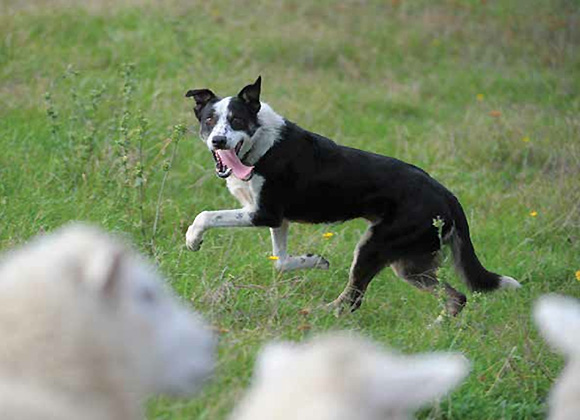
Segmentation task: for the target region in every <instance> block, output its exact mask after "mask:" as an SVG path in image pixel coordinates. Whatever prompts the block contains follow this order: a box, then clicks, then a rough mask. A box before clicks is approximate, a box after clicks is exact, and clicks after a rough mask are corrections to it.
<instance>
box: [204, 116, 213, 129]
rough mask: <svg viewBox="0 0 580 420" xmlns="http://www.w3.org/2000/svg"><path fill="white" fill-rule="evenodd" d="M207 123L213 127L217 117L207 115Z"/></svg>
mask: <svg viewBox="0 0 580 420" xmlns="http://www.w3.org/2000/svg"><path fill="white" fill-rule="evenodd" d="M205 125H207V126H208V127H213V126H214V125H215V117H213V116H212V117H207V118H206V119H205Z"/></svg>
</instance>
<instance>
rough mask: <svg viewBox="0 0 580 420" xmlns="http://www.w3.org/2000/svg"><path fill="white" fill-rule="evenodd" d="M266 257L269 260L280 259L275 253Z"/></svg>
mask: <svg viewBox="0 0 580 420" xmlns="http://www.w3.org/2000/svg"><path fill="white" fill-rule="evenodd" d="M268 259H269V260H271V261H278V260H279V259H280V257H277V256H275V255H270V256H269V257H268Z"/></svg>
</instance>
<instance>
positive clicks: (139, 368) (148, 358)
mask: <svg viewBox="0 0 580 420" xmlns="http://www.w3.org/2000/svg"><path fill="white" fill-rule="evenodd" d="M0 337H1V338H0V418H1V419H11V420H13V419H14V420H39V419H42V420H47V419H48V420H53V419H54V420H56V419H58V420H65V419H67V420H68V419H76V420H78V419H83V420H101V419H103V420H104V419H107V420H110V419H119V420H121V419H123V420H128V419H139V418H142V417H143V410H142V407H141V405H142V403H143V401H144V400H145V399H146V398H147V397H148V396H150V395H153V394H168V395H186V394H190V393H192V392H194V391H196V390H197V389H198V387H199V386H200V385H201V384H202V383H203V381H204V380H205V379H206V378H207V377H208V376H209V375H210V373H211V371H212V368H213V365H214V360H213V359H214V345H215V342H214V341H215V340H214V336H213V334H212V333H211V332H210V331H209V329H208V328H206V326H205V324H204V323H203V322H202V321H201V319H200V318H199V317H198V316H197V315H196V314H195V313H193V312H192V311H190V310H189V309H188V308H186V307H185V306H183V305H182V304H180V303H179V302H178V300H177V299H176V298H175V297H174V296H173V295H172V294H171V293H170V292H169V291H168V290H166V289H165V287H164V286H163V282H162V279H161V278H160V277H159V275H158V274H157V273H156V272H155V270H154V269H153V267H152V266H150V265H149V264H148V263H146V262H145V261H144V260H142V259H141V258H140V257H139V255H137V254H136V253H135V252H133V251H132V250H130V249H129V248H128V247H127V246H125V245H124V244H123V243H122V242H121V241H119V240H118V239H116V238H114V237H111V236H109V235H108V234H105V233H103V232H101V231H100V230H98V229H95V228H92V227H88V226H84V225H72V226H68V227H65V228H63V229H61V230H59V231H57V232H56V233H53V234H50V235H46V236H44V237H41V238H39V239H35V240H33V241H32V242H31V243H30V244H28V245H26V246H24V247H22V248H20V249H18V250H15V251H13V252H9V253H7V254H5V255H4V256H3V257H2V259H1V261H0Z"/></svg>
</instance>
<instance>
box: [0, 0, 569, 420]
mask: <svg viewBox="0 0 580 420" xmlns="http://www.w3.org/2000/svg"><path fill="white" fill-rule="evenodd" d="M258 74H261V75H262V77H263V88H262V89H263V90H262V100H264V101H266V102H268V103H270V105H272V106H273V108H274V109H275V110H277V111H278V112H280V113H281V114H282V115H284V116H286V117H287V118H289V119H290V120H293V121H296V122H298V123H299V124H300V125H302V126H303V127H305V128H308V129H310V130H312V131H316V132H319V133H321V134H324V135H326V136H328V137H331V138H333V139H335V140H337V141H338V142H340V143H342V144H346V145H350V146H354V147H358V148H363V149H368V150H372V151H375V152H379V153H384V154H387V155H391V156H395V157H397V158H400V159H403V160H405V161H408V162H412V163H414V164H416V165H418V166H421V167H423V168H424V169H426V170H427V171H428V172H430V173H431V174H432V175H433V176H434V177H436V178H437V179H438V180H440V181H441V182H443V183H444V184H445V185H447V186H448V187H449V188H450V189H451V190H452V191H454V192H455V193H456V194H457V195H458V197H459V198H460V200H461V201H462V203H463V204H464V207H465V208H466V212H467V214H468V218H469V220H470V223H471V227H472V233H473V240H474V243H475V246H476V249H477V251H478V254H479V256H480V258H481V260H482V261H483V263H484V264H485V265H486V266H487V267H488V268H489V269H492V270H494V271H497V272H499V273H502V274H506V275H510V276H513V277H515V278H517V279H518V280H520V281H521V283H522V284H523V286H524V287H523V288H522V289H521V290H520V291H518V292H517V293H496V294H490V295H477V296H473V295H469V296H468V298H469V299H470V301H469V304H468V307H467V308H466V309H465V311H464V313H463V314H462V315H461V316H460V317H458V318H457V319H451V320H447V321H446V322H444V323H443V324H441V325H438V326H436V327H432V328H428V326H429V325H430V324H431V322H432V321H433V319H434V318H435V317H436V316H437V314H439V312H440V310H441V302H438V300H437V299H435V298H433V297H432V296H430V295H427V294H423V293H421V292H419V291H417V290H416V289H414V288H412V287H411V286H409V285H407V284H405V283H403V282H402V281H400V280H399V279H397V278H396V277H395V276H394V274H393V273H392V272H391V271H390V270H388V269H387V270H385V271H384V272H382V273H381V274H380V275H379V276H378V277H377V278H376V279H375V281H374V282H373V283H372V285H371V287H370V290H369V292H368V293H367V298H366V301H365V303H364V305H363V307H362V308H361V310H360V311H358V312H356V313H354V314H352V315H349V316H343V317H340V318H336V317H334V316H333V314H331V313H327V312H325V311H324V310H321V309H318V308H319V307H320V306H321V305H322V304H323V303H326V302H329V301H331V300H332V299H334V298H335V297H336V296H337V295H338V294H339V293H340V292H341V291H342V289H343V287H344V285H345V282H346V279H347V274H348V268H349V265H350V261H351V258H352V251H353V249H354V246H355V244H356V242H357V240H358V237H359V236H360V235H361V234H362V232H363V230H364V228H365V224H364V223H362V222H361V221H353V222H349V223H345V224H341V225H331V226H312V225H300V226H298V225H296V226H293V227H292V228H291V237H290V249H291V251H294V252H295V253H298V252H311V251H312V252H317V253H321V254H322V255H324V256H326V257H327V258H328V259H329V260H330V262H331V268H330V270H329V271H328V272H318V271H305V272H296V273H288V274H284V275H278V274H276V272H275V271H274V270H273V267H272V263H271V261H269V260H268V256H269V252H270V238H269V233H268V231H267V230H266V229H260V230H258V229H256V230H251V231H250V230H243V229H242V230H214V231H210V232H208V234H207V235H206V238H205V242H204V245H203V247H202V249H201V250H200V251H199V252H198V253H190V252H188V251H186V250H185V247H184V232H185V230H186V228H187V226H188V225H189V224H190V223H191V222H192V221H193V218H194V217H195V215H196V214H197V213H198V212H200V211H201V210H207V209H223V208H233V207H234V206H237V203H236V202H235V201H234V199H233V198H232V197H231V196H230V195H229V193H228V192H227V190H226V189H225V188H224V186H223V181H221V180H219V179H218V178H216V177H215V175H214V173H213V161H212V159H211V156H210V154H209V153H208V151H207V149H206V148H205V146H204V145H203V144H202V143H201V142H200V141H199V140H198V139H197V134H196V133H197V125H196V123H195V121H194V119H193V113H192V110H191V109H192V103H191V102H190V101H189V100H186V99H185V98H184V97H183V96H184V93H185V92H186V91H187V90H188V89H191V88H201V87H210V88H212V89H213V90H214V91H215V92H217V93H219V94H221V95H232V94H235V93H237V92H238V90H239V89H240V88H241V87H243V86H244V85H245V84H247V83H250V82H252V81H253V80H254V79H255V78H256V76H257V75H258ZM579 75H580V7H579V3H578V2H577V1H575V0H569V1H564V0H555V1H548V0H544V1H540V0H510V1H499V0H497V1H493V0H488V1H485V0H478V1H476V0H438V1H430V0H420V1H402V0H390V1H371V0H368V1H364V0H358V1H354V0H350V1H343V2H332V1H328V0H323V1H319V2H300V1H297V0H293V1H292V0H289V1H260V0H254V1H247V0H241V1H238V2H236V3H228V2H225V1H221V0H219V1H213V2H201V1H193V2H190V1H171V2H163V5H161V2H159V3H153V2H151V3H148V2H145V1H142V2H141V1H137V0H135V1H132V2H119V3H117V2H113V1H110V2H107V1H92V2H90V5H87V6H78V5H75V3H74V2H72V1H65V0H60V1H52V2H50V1H48V0H46V1H41V0H37V1H16V0H8V1H6V0H3V1H2V2H0V150H1V153H0V248H1V249H6V248H9V247H11V246H15V245H17V244H20V243H23V242H25V241H26V240H27V239H28V238H30V237H31V236H33V235H35V234H37V233H39V232H43V231H49V230H51V229H54V228H56V227H58V226H60V225H61V224H63V223H66V222H68V221H70V220H77V219H80V220H87V221H91V222H94V223H97V224H100V225H102V226H104V227H106V228H107V229H110V230H112V231H116V232H122V234H124V235H126V236H127V237H128V238H129V239H130V240H131V241H132V242H133V243H134V244H135V245H136V246H137V247H138V248H140V249H141V250H143V251H144V252H146V253H148V254H150V255H151V256H152V257H153V258H154V259H155V261H156V262H157V263H158V264H159V266H160V269H161V271H162V272H164V273H165V274H166V275H167V276H168V278H169V279H170V281H171V285H172V286H173V288H174V289H175V290H176V291H177V292H178V293H179V294H180V295H181V296H182V297H183V298H184V299H187V300H190V301H191V302H192V305H193V306H194V307H195V308H196V309H197V310H199V311H200V312H202V313H203V314H204V315H205V317H206V318H207V319H209V320H210V321H211V323H212V324H213V325H214V326H215V327H216V329H217V330H219V332H220V350H219V366H218V369H217V373H216V376H215V379H214V381H213V382H212V383H211V384H210V385H209V386H208V387H207V388H206V389H205V391H204V392H203V394H202V395H200V396H199V397H198V398H195V399H191V400H182V401H173V400H165V399H157V400H153V401H152V402H151V403H150V405H149V409H148V414H149V418H152V419H212V420H216V419H224V418H225V417H226V416H227V413H229V411H230V410H231V408H232V406H233V405H234V404H235V402H236V400H237V399H238V398H239V397H240V396H241V395H242V392H243V389H244V387H245V386H246V385H247V384H248V381H249V379H250V374H251V371H252V366H253V360H254V356H255V354H256V352H257V351H258V349H259V348H260V346H261V345H262V343H264V342H265V341H267V340H270V339H274V338H284V339H297V340H298V339H302V338H304V337H307V336H309V335H311V334H313V333H318V332H322V331H327V330H334V329H344V328H348V329H353V330H357V331H361V332H363V333H364V334H366V335H368V336H370V337H372V338H373V339H375V340H378V341H380V342H382V343H385V344H386V345H389V346H392V347H395V348H397V349H399V350H401V351H403V352H420V351H428V350H453V351H461V352H464V353H465V354H466V356H467V357H468V358H469V359H470V360H471V361H472V363H473V370H472V373H471V375H470V376H469V379H468V380H467V381H466V382H465V383H464V384H463V385H462V386H461V387H460V388H458V389H457V390H456V392H454V393H453V394H452V395H451V396H450V397H449V398H446V399H444V400H442V401H441V402H440V403H439V404H437V405H435V406H433V407H432V408H429V409H426V410H424V411H422V412H421V413H420V415H419V417H420V418H422V419H534V418H543V416H544V415H545V412H546V405H545V401H546V396H547V392H548V390H549V388H550V386H551V383H552V381H553V380H554V378H555V377H556V376H557V375H558V373H559V370H560V368H561V366H562V360H561V359H560V358H559V357H558V356H556V355H554V354H552V353H551V351H550V349H549V348H548V347H547V346H546V345H545V344H544V343H543V341H542V340H541V339H540V338H539V337H538V334H537V331H536V330H535V328H534V326H533V325H532V322H531V320H530V310H531V307H532V303H533V301H534V299H535V298H536V297H537V296H539V295H541V294H543V293H546V292H560V293H565V294H570V295H576V296H580V292H579V287H580V283H578V281H577V280H576V279H575V272H576V271H577V270H580V96H579V91H580V77H579ZM183 128H187V132H185V133H184V132H183ZM326 232H332V233H334V236H332V237H331V238H330V239H325V238H324V237H323V233H326ZM441 276H442V278H445V279H447V280H448V281H450V282H451V283H452V284H454V285H456V286H458V287H459V288H460V289H461V290H463V291H465V290H466V287H465V286H464V285H461V284H460V283H459V280H458V279H457V278H456V277H455V275H454V273H453V272H452V270H451V269H450V265H449V264H447V265H446V267H445V268H443V269H442V270H441Z"/></svg>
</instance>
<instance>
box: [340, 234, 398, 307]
mask: <svg viewBox="0 0 580 420" xmlns="http://www.w3.org/2000/svg"><path fill="white" fill-rule="evenodd" d="M380 227H381V226H380V225H373V226H371V227H370V228H369V229H368V230H367V231H366V232H365V234H364V235H363V237H362V238H361V239H360V241H359V242H358V244H357V246H356V248H355V251H354V260H353V262H352V266H351V268H350V274H349V280H348V284H347V285H346V288H345V289H344V291H343V292H342V293H341V294H340V296H339V297H338V298H336V299H335V300H334V301H333V302H331V303H330V304H329V306H331V307H334V308H336V309H337V310H338V312H339V313H340V312H342V311H343V310H344V309H350V311H351V312H352V311H355V310H357V309H358V308H359V307H360V305H361V303H362V299H363V296H364V294H365V291H366V289H367V287H368V285H369V283H370V282H371V280H372V279H373V277H374V276H376V275H377V274H378V273H379V271H381V270H382V269H383V267H384V266H385V265H387V264H389V263H390V262H391V261H392V260H391V256H390V255H389V253H388V252H385V250H384V243H383V242H382V241H381V240H379V239H378V237H377V236H378V233H377V231H380Z"/></svg>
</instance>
